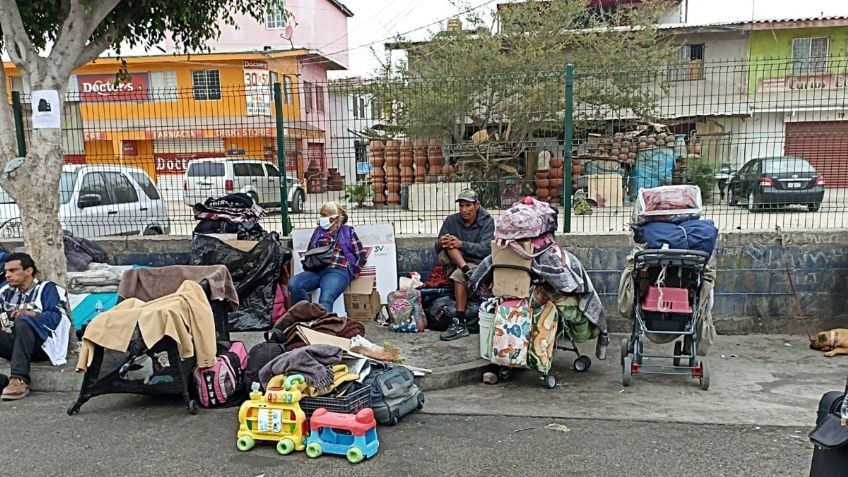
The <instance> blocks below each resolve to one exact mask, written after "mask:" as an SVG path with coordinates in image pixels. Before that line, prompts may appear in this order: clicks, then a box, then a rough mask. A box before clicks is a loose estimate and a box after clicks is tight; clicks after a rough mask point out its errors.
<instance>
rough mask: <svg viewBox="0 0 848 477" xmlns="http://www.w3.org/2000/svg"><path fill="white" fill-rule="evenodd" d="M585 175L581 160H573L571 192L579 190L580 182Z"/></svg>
mask: <svg viewBox="0 0 848 477" xmlns="http://www.w3.org/2000/svg"><path fill="white" fill-rule="evenodd" d="M582 175H583V161H581V160H579V159H572V160H571V190H573V191H574V190H577V188H578V187H579V186H578V180H579V179H580V177H581V176H582Z"/></svg>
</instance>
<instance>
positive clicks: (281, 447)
mask: <svg viewBox="0 0 848 477" xmlns="http://www.w3.org/2000/svg"><path fill="white" fill-rule="evenodd" d="M277 452H279V454H280V455H289V454H291V453H292V452H294V441H293V440H291V439H289V438H288V437H286V438H284V439H282V440H281V441H280V442H278V443H277Z"/></svg>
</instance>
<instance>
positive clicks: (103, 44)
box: [73, 14, 134, 69]
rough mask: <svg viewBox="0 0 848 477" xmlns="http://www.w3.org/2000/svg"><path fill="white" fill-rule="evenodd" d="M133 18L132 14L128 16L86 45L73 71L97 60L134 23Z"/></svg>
mask: <svg viewBox="0 0 848 477" xmlns="http://www.w3.org/2000/svg"><path fill="white" fill-rule="evenodd" d="M133 18H134V16H133V15H132V14H127V16H126V17H124V18H122V19H121V20H120V21H118V22H117V23H115V24H113V25H112V26H111V27H109V28H108V29H107V30H106V31H105V32H103V34H102V35H100V37H98V38H97V39H96V40H94V41H92V42H89V43H88V44H87V45H85V46H84V47H83V49H82V52H80V55H79V58H78V59H77V61H76V64H75V65H74V67H73V69H76V68H79V67H80V66H82V65H84V64H86V63H88V62H91V61H94V60H95V59H97V57H98V56H100V54H101V53H103V52H104V51H105V50H106V49H107V48H109V46H110V45H112V43H114V42H115V39H116V38H117V37H118V36H119V35H120V33H121V31H122V30H123V29H124V28H126V27H127V26H128V25H129V24H130V22H132V21H133Z"/></svg>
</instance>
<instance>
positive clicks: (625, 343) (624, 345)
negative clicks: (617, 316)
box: [621, 338, 630, 366]
mask: <svg viewBox="0 0 848 477" xmlns="http://www.w3.org/2000/svg"><path fill="white" fill-rule="evenodd" d="M629 347H630V340H629V339H627V338H621V364H622V366H623V365H624V358H626V357H627V355H628V352H629V350H628V349H627V348H629Z"/></svg>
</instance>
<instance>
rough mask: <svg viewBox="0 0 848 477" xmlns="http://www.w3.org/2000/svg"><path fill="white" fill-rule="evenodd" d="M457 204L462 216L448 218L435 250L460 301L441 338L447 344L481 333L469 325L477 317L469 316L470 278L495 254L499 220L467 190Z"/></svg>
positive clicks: (457, 199) (456, 215)
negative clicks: (487, 258) (496, 220)
mask: <svg viewBox="0 0 848 477" xmlns="http://www.w3.org/2000/svg"><path fill="white" fill-rule="evenodd" d="M456 203H457V204H459V212H458V213H455V214H451V215H449V216H447V217H446V218H445V221H444V223H443V224H442V228H441V230H439V237H438V239H437V240H436V246H435V248H436V253H438V255H439V263H440V264H441V265H442V266H443V267H444V269H445V275H447V276H448V278H450V279H451V281H453V289H454V295H455V297H456V315H455V316H454V317H453V319H452V321H451V325H450V327H449V328H448V329H447V331H445V332H444V333H442V334H441V335H440V336H439V338H441V339H442V340H444V341H452V340H455V339H458V338H464V337H466V336H468V333H469V331H473V332H477V329H471V330H469V327H468V326H467V324H468V323H469V321H473V317H468V316H466V306H467V305H468V288H467V284H468V278H469V277H470V276H471V272H472V271H473V270H474V268H475V267H476V266H477V264H479V263H480V262H481V261H482V260H483V259H484V258H486V257H487V256H489V255H490V254H491V253H492V239H493V238H494V237H495V220H494V219H493V218H492V216H491V215H489V212H487V211H486V209H484V208H482V207H480V200H479V197H478V196H477V193H476V192H474V191H473V190H471V189H466V190H463V191H462V192H460V193H459V196H458V197H457V198H456Z"/></svg>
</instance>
